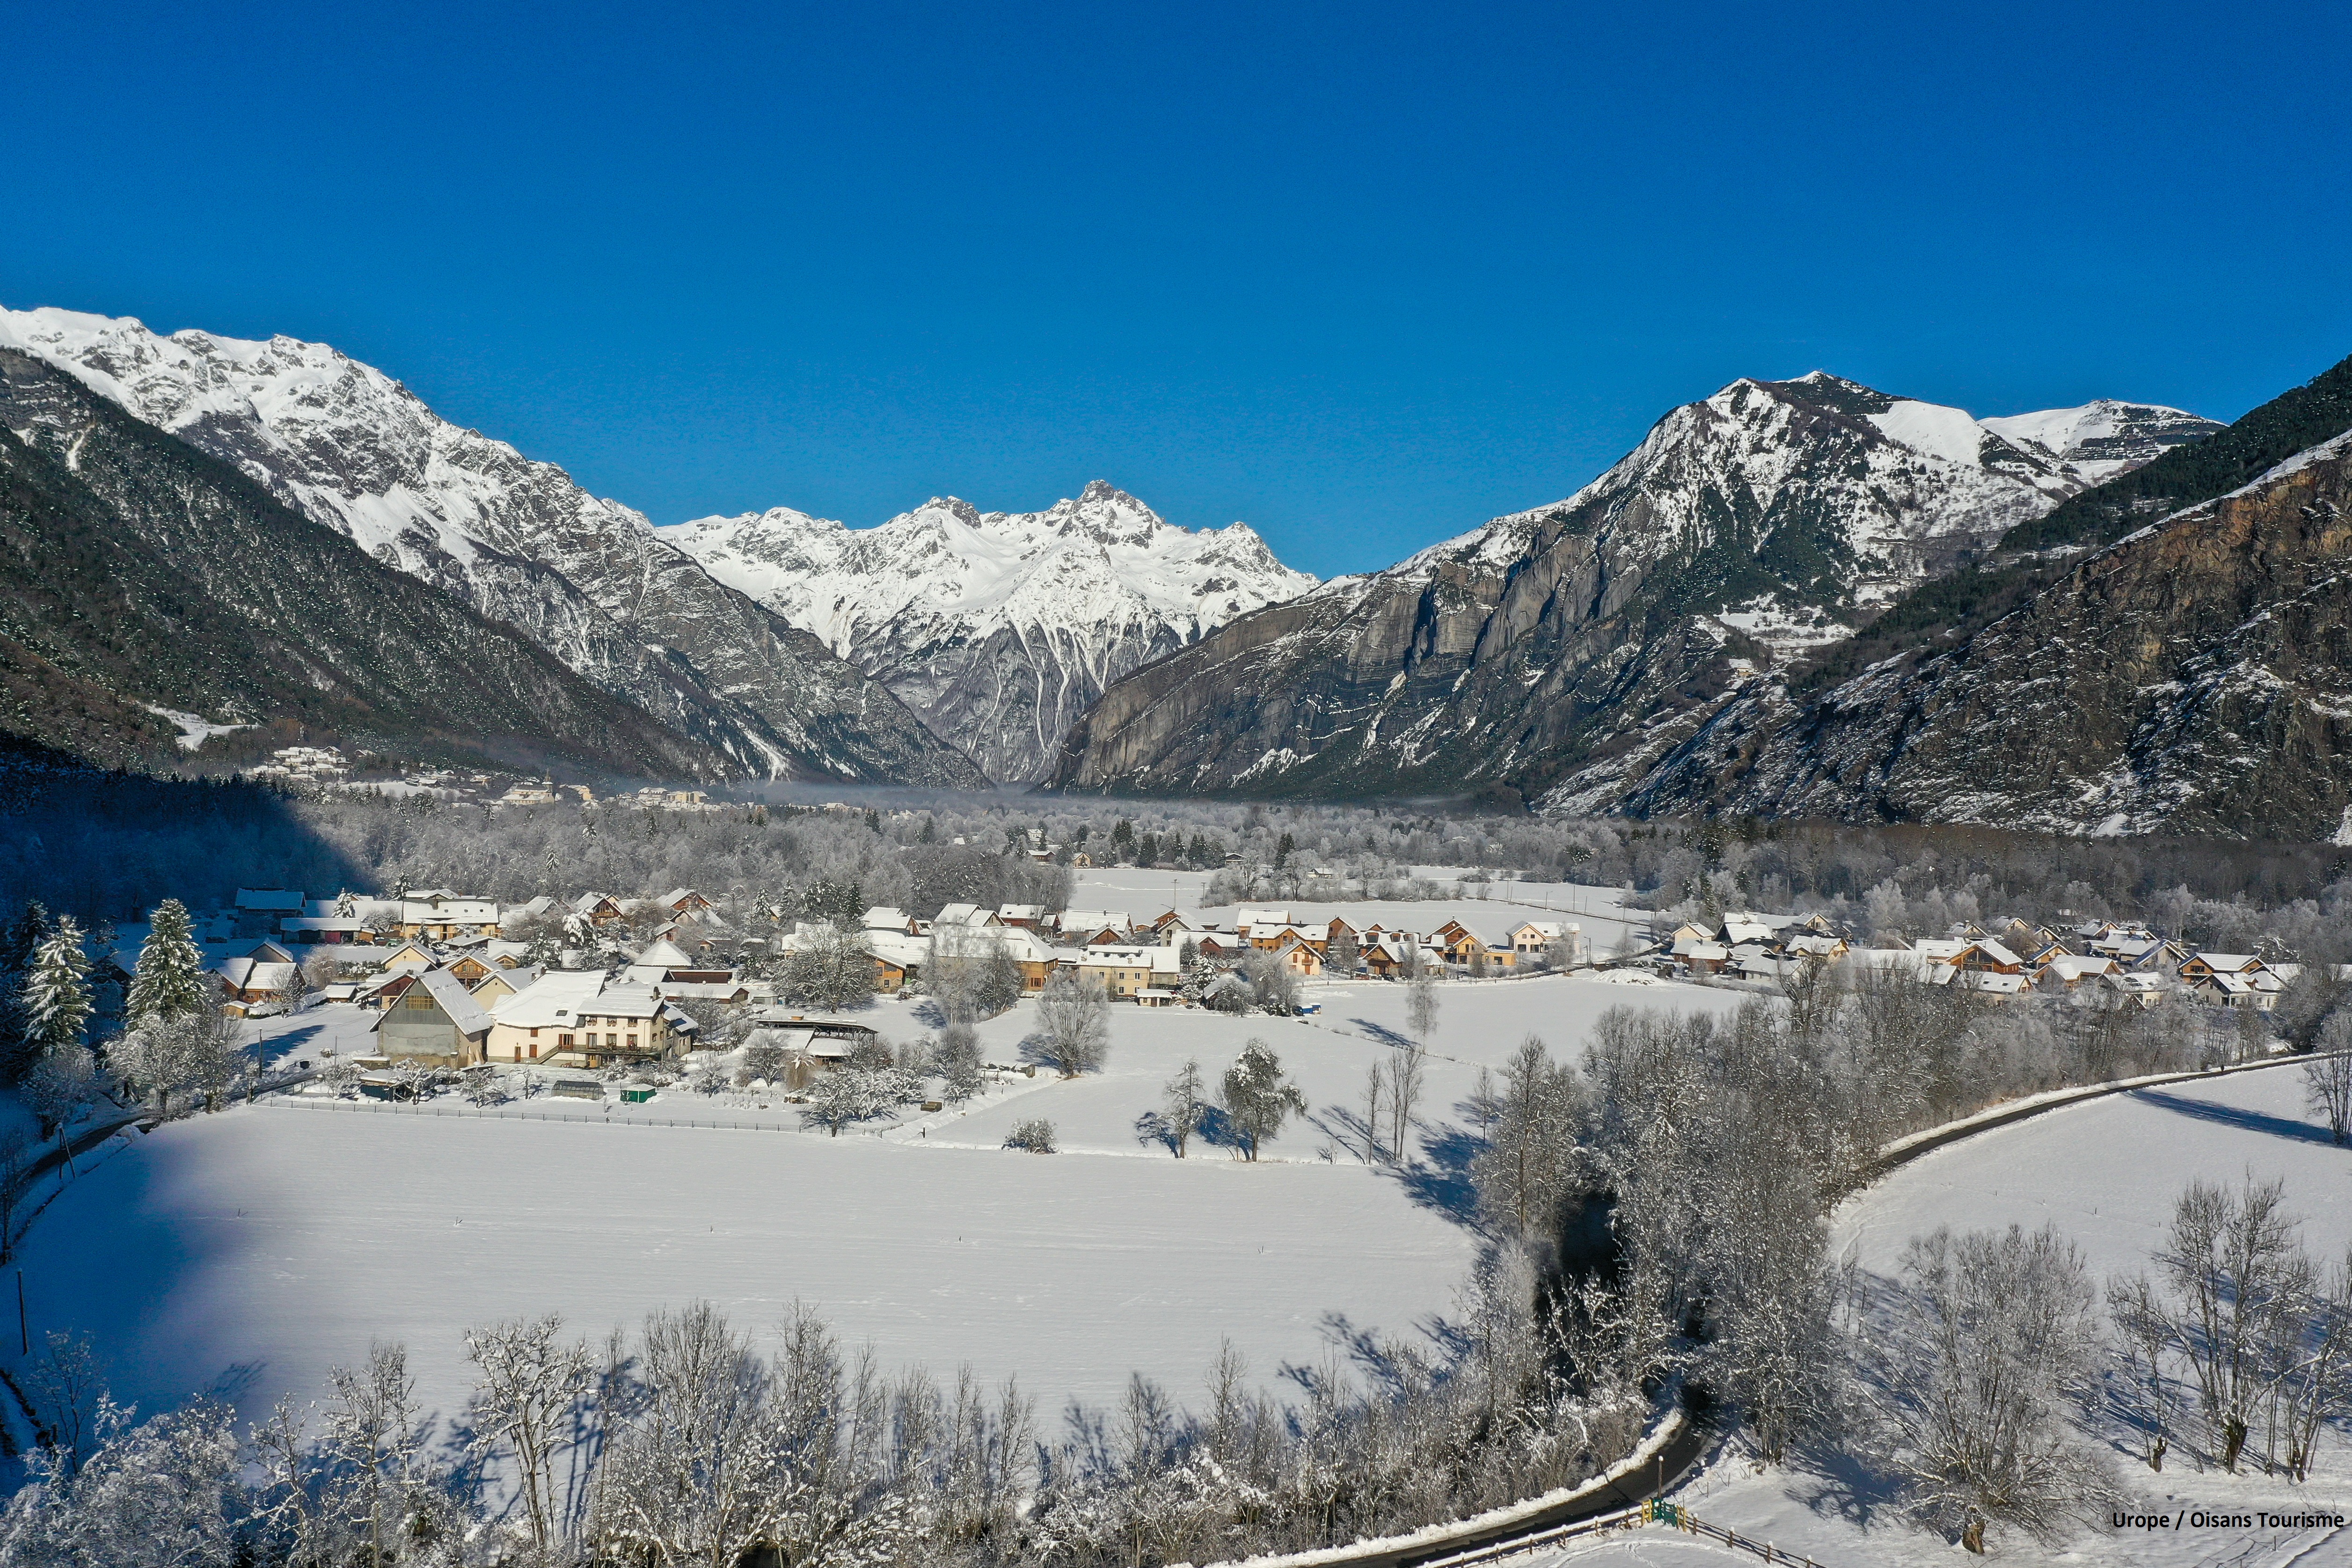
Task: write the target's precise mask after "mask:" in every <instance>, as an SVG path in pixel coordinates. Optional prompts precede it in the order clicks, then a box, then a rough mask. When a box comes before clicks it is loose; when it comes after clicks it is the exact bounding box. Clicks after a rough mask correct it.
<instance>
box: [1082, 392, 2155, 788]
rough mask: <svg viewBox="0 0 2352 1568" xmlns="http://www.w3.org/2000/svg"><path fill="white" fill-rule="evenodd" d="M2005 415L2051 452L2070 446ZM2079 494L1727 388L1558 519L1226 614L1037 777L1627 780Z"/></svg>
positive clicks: (2024, 456)
mask: <svg viewBox="0 0 2352 1568" xmlns="http://www.w3.org/2000/svg"><path fill="white" fill-rule="evenodd" d="M2063 413H2073V414H2077V415H2080V417H2078V418H2075V419H2074V421H2073V423H2072V424H2071V425H2070V424H2069V422H2068V420H2067V419H2066V418H2064V417H2062V414H2063ZM2029 417H2032V418H2034V419H2038V420H2039V421H2040V422H2041V423H2039V424H2038V425H2037V426H2036V428H2039V429H2041V430H2042V431H2043V432H2044V433H2045V434H2052V435H2053V437H2055V436H2056V434H2057V433H2058V432H2060V431H2063V430H2066V429H2070V428H2071V429H2076V430H2080V431H2082V432H2084V434H2085V437H2086V438H2088V435H2089V433H2090V431H2091V429H2092V427H2093V426H2094V425H2095V423H2096V421H2095V417H2094V416H2093V415H2092V414H2090V413H2087V412H2086V411H2059V412H2053V413H2050V414H2045V415H2038V416H2029ZM2186 438H2188V437H2186V436H2184V439H2186ZM2147 440H2148V441H2149V443H2151V444H2152V443H2153V442H2154V440H2155V438H2154V437H2153V436H2149V437H2148V438H2147ZM2062 444H2063V439H2062ZM2095 460H2097V461H2104V460H2105V459H2104V458H2098V459H2095ZM2088 484H2089V480H2088V478H2087V477H2086V476H2085V474H2084V472H2083V471H2082V469H2081V468H2079V467H2078V466H2076V465H2075V464H2074V462H2073V461H2072V460H2070V459H2069V458H2067V457H2065V456H2063V455H2060V454H2059V453H2058V452H2057V451H2054V450H2051V449H2047V448H2044V447H2043V446H2042V445H2041V444H2039V442H2038V441H2036V442H2032V443H2026V444H2021V443H2020V442H2018V441H2012V440H2011V439H2010V438H2009V437H2008V436H2006V435H2004V434H2001V433H2000V432H1999V431H1997V430H1994V429H1990V428H1988V427H1987V425H1986V424H1984V423H1982V422H1979V421H1978V420H1976V419H1974V418H1973V417H1971V416H1970V415H1969V414H1968V413H1966V412H1964V411H1962V410H1960V409H1956V408H1948V407H1944V406H1941V405H1938V404H1935V403H1927V402H1918V401H1916V400H1913V399H1906V398H1897V397H1892V396H1889V395H1888V394H1886V393H1885V392H1877V391H1874V389H1872V388H1869V387H1865V386H1863V385H1860V384H1859V383H1857V382H1850V381H1846V380H1843V378H1840V377H1837V376H1832V375H1830V374H1828V373H1826V372H1823V371H1815V372H1814V373H1812V374H1811V375H1808V376H1804V377H1801V378H1800V379H1798V380H1796V381H1790V382H1759V381H1750V380H1741V381H1737V382H1732V383H1731V384H1730V385H1729V386H1727V387H1725V388H1724V389H1723V390H1722V391H1720V392H1717V393H1716V394H1715V395H1714V396H1712V397H1709V398H1706V399H1704V400H1702V401H1700V402H1693V403H1686V404H1684V405H1683V406H1682V407H1680V408H1676V409H1675V410H1673V411H1671V412H1670V413H1667V414H1666V415H1665V417H1664V418H1663V419H1661V420H1660V421H1659V422H1658V423H1657V424H1656V425H1654V426H1653V427H1652V429H1651V431H1650V433H1649V434H1648V436H1647V437H1646V438H1644V439H1643V442H1642V444H1641V445H1640V446H1638V447H1636V448H1635V449H1634V450H1633V452H1631V453H1629V454H1628V455H1626V456H1625V457H1624V458H1622V460H1620V461H1619V462H1618V463H1617V464H1616V465H1614V466H1613V467H1612V468H1611V469H1610V470H1609V471H1608V472H1607V473H1605V474H1603V475H1601V476H1600V477H1599V478H1597V479H1595V480H1593V481H1592V483H1591V484H1590V485H1587V486H1585V487H1584V488H1583V489H1581V490H1580V491H1578V492H1577V493H1576V494H1575V495H1573V496H1571V497H1569V498H1568V499H1566V500H1564V501H1559V502H1557V503H1555V504H1553V505H1551V506H1549V507H1538V508H1536V509H1534V510H1532V511H1527V512H1519V513H1515V514H1513V515H1511V516H1508V517H1497V518H1496V519H1495V520H1493V521H1492V522H1489V523H1486V524H1485V525H1484V526H1482V527H1480V528H1475V529H1473V530H1471V531H1470V532H1468V533H1466V534H1463V535H1460V536H1458V537H1456V538H1451V539H1448V540H1446V541H1444V543H1441V544H1438V545H1434V546H1433V547H1431V548H1430V549H1426V550H1423V551H1422V552H1421V553H1420V554H1418V555H1415V556H1413V557H1412V558H1411V559H1407V560H1405V561H1402V562H1400V563H1399V564H1398V565H1396V566H1394V567H1391V568H1390V569H1389V570H1386V571H1383V572H1380V573H1376V574H1373V575H1371V576H1369V577H1360V578H1345V579H1339V580H1334V581H1332V582H1328V583H1326V584H1324V585H1323V586H1322V587H1321V588H1319V589H1318V590H1316V591H1313V592H1311V593H1308V594H1307V595H1305V596H1304V597H1302V598H1300V599H1298V600H1296V601H1292V602H1290V603H1287V604H1283V605H1279V606H1276V607H1273V608H1270V609H1266V610H1263V611H1259V612H1255V614H1251V615H1247V616H1244V617H1243V618H1242V619H1241V620H1239V621H1237V622H1234V623H1233V624H1232V625H1229V626H1227V627H1224V628H1223V629H1222V630H1220V631H1218V632H1214V633H1213V634H1211V635H1210V636H1208V637H1206V638H1204V639H1202V642H1201V643H1199V644H1197V645H1196V646H1194V647H1192V648H1189V649H1187V650H1185V651H1184V652H1183V653H1181V654H1179V655H1177V656H1176V657H1174V658H1171V659H1168V660H1165V661H1163V662H1161V663H1160V664H1155V665H1152V666H1151V667H1150V668H1148V669H1145V670H1143V671H1140V672H1139V673H1138V674H1136V675H1134V676H1132V677H1130V678H1129V679H1128V680H1126V681H1122V682H1119V683H1116V684H1114V685H1112V686H1111V687H1110V688H1109V689H1108V691H1107V692H1106V693H1105V694H1104V695H1103V697H1102V699H1101V701H1100V702H1098V703H1097V705H1096V706H1095V707H1094V709H1093V710H1092V711H1091V712H1090V713H1089V714H1088V715H1087V719H1086V722H1085V723H1084V724H1082V725H1080V726H1078V727H1076V728H1075V729H1074V730H1073V731H1072V733H1071V735H1070V737H1069V740H1068V742H1067V743H1066V747H1065V748H1064V753H1063V756H1062V757H1061V758H1060V759H1059V760H1058V761H1057V763H1056V765H1055V771H1054V773H1053V775H1052V777H1053V779H1055V781H1056V782H1058V783H1061V784H1064V785H1070V786H1076V787H1082V788H1090V789H1163V790H1164V789H1206V790H1223V789H1245V790H1253V791H1260V792H1265V793H1268V794H1292V793H1299V792H1308V791H1313V792H1328V793H1357V792H1371V791H1386V790H1396V789H1402V790H1407V791H1420V790H1436V791H1451V790H1454V789H1461V788H1463V787H1465V786H1475V785H1479V784H1482V783H1489V782H1491V783H1496V784H1503V783H1508V784H1509V785H1510V787H1512V788H1514V789H1525V788H1527V787H1528V786H1531V785H1539V784H1541V783H1543V782H1545V781H1547V780H1549V779H1552V778H1556V777H1558V776H1559V773H1560V772H1561V771H1564V770H1566V769H1568V768H1573V767H1576V766H1580V765H1582V764H1584V763H1586V762H1587V761H1589V760H1591V759H1593V758H1596V757H1598V758H1622V759H1624V761H1625V762H1626V764H1627V765H1629V766H1630V765H1633V764H1634V763H1636V762H1637V761H1638V760H1639V758H1641V757H1643V756H1645V755H1651V754H1654V751H1655V750H1656V748H1657V747H1661V746H1664V745H1665V744H1667V743H1668V741H1669V739H1670V737H1673V736H1675V734H1676V733H1677V728H1676V719H1675V716H1676V715H1677V714H1680V713H1683V712H1685V711H1686V710H1690V709H1693V708H1694V707H1695V706H1698V705H1701V704H1703V703H1704V702H1706V701H1707V700H1710V699H1711V698H1712V697H1713V696H1715V695H1719V694H1720V693H1722V692H1723V691H1725V690H1726V689H1727V688H1729V687H1730V686H1732V685H1736V684H1737V683H1738V682H1739V681H1741V680H1744V679H1745V678H1747V673H1748V672H1749V671H1752V670H1754V669H1755V668H1757V667H1758V666H1759V665H1760V664H1769V663H1771V662H1774V661H1775V660H1776V659H1777V658H1778V657H1779V656H1780V655H1782V654H1784V653H1788V652H1790V651H1791V650H1792V649H1793V648H1794V647H1797V646H1801V645H1803V644H1807V643H1824V642H1830V641H1835V640H1837V639H1839V638H1842V637H1843V636H1845V635H1847V634H1848V633H1849V632H1850V630H1851V628H1852V626H1853V624H1854V623H1855V622H1857V621H1858V620H1859V619H1860V618H1861V616H1862V615H1864V613H1866V612H1869V611H1870V610H1872V609H1873V608H1874V607H1875V606H1877V605H1879V604H1881V603H1883V602H1885V601H1887V600H1889V599H1891V598H1893V597H1895V595H1896V594H1898V593H1900V592H1902V591H1904V590H1906V588H1909V587H1911V586H1913V585H1916V584H1917V583H1919V582H1921V581H1922V580H1926V579H1927V578H1930V577H1934V576H1937V575H1940V574H1942V573H1944V572H1946V571H1948V570H1951V569H1952V568H1953V567H1954V566H1956V565H1957V564H1958V563H1959V562H1960V561H1961V560H1963V559H1968V558H1969V557H1971V556H1973V555H1976V554H1979V553H1981V552H1984V551H1986V550H1988V549H1990V548H1991V547H1992V546H1993V545H1994V544H1995V543H1996V542H1997V541H1998V540H1999V539H2000V538H2001V536H2002V535H2004V534H2006V533H2007V532H2008V531H2009V530H2010V529H2011V528H2014V527H2015V526H2017V525H2018V524H2021V523H2026V522H2031V521H2032V520H2034V519H2036V518H2039V517H2042V516H2044V515H2046V514H2048V513H2049V512H2050V511H2051V510H2052V509H2053V508H2054V507H2057V506H2058V505H2059V503H2060V502H2062V501H2063V500H2064V499H2065V498H2067V497H2071V496H2073V495H2075V494H2077V493H2078V492H2080V491H2082V490H2084V488H2086V487H2087V486H2088Z"/></svg>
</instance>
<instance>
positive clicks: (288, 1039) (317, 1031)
mask: <svg viewBox="0 0 2352 1568" xmlns="http://www.w3.org/2000/svg"><path fill="white" fill-rule="evenodd" d="M326 1032H327V1026H326V1025H325V1024H323V1023H313V1024H305V1025H303V1026H302V1027H301V1028H300V1029H290V1030H287V1031H286V1032H285V1033H284V1034H274V1035H271V1036H270V1037H269V1038H268V1040H263V1041H262V1042H261V1051H262V1055H263V1056H264V1057H266V1058H267V1059H268V1062H269V1065H271V1066H273V1067H275V1066H278V1065H279V1064H280V1063H282V1062H285V1061H291V1060H294V1059H297V1058H299V1057H302V1056H306V1055H307V1056H310V1057H312V1058H313V1059H315V1058H316V1056H317V1054H318V1053H317V1052H316V1051H311V1050H310V1042H311V1041H312V1040H317V1039H319V1038H320V1036H322V1035H324V1034H325V1033H326Z"/></svg>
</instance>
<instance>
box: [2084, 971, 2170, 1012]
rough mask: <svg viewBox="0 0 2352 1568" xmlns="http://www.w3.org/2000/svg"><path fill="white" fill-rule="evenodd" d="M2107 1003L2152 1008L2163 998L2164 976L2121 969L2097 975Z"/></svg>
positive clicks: (2114, 1005)
mask: <svg viewBox="0 0 2352 1568" xmlns="http://www.w3.org/2000/svg"><path fill="white" fill-rule="evenodd" d="M2099 986H2100V988H2101V991H2102V993H2103V995H2104V996H2105V998H2106V1000H2107V1002H2108V1005H2110V1006H2113V1007H2124V1006H2131V1007H2140V1008H2152V1007H2154V1006H2156V1004H2157V1003H2158V1002H2160V1001H2162V1000H2163V999H2164V993H2165V985H2164V977H2163V976H2161V975H2152V974H2148V973H2147V972H2145V971H2138V972H2132V971H2122V970H2119V971H2118V972H2116V973H2115V974H2112V975H2102V976H2100V977H2099Z"/></svg>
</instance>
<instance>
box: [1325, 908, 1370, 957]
mask: <svg viewBox="0 0 2352 1568" xmlns="http://www.w3.org/2000/svg"><path fill="white" fill-rule="evenodd" d="M1342 936H1345V937H1346V938H1347V939H1348V940H1349V941H1350V942H1353V943H1354V944H1355V945H1356V946H1357V948H1358V949H1359V950H1361V949H1362V947H1363V946H1364V934H1363V933H1362V932H1361V931H1359V930H1357V929H1356V927H1355V926H1354V925H1352V924H1350V923H1349V921H1348V919H1347V918H1346V917H1345V916H1344V915H1333V916H1332V917H1331V924H1329V925H1326V926H1325V927H1324V928H1323V950H1324V951H1325V952H1326V953H1328V952H1329V951H1330V950H1331V944H1332V943H1334V942H1337V941H1338V940H1339V938H1340V937H1342Z"/></svg>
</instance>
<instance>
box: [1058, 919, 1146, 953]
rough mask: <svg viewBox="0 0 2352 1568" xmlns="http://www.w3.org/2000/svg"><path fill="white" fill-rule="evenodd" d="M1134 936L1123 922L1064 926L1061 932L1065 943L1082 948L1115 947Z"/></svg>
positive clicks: (1114, 921)
mask: <svg viewBox="0 0 2352 1568" xmlns="http://www.w3.org/2000/svg"><path fill="white" fill-rule="evenodd" d="M1134 935H1135V934H1134V933H1133V932H1132V931H1129V929H1128V925H1127V922H1126V921H1124V920H1112V921H1106V922H1104V923H1103V924H1102V925H1078V926H1070V925H1065V926H1063V927H1062V931H1061V936H1062V940H1063V941H1064V942H1065V943H1067V944H1070V945H1073V946H1082V947H1108V946H1118V944H1120V943H1122V942H1125V941H1127V940H1129V938H1130V937H1132V936H1134Z"/></svg>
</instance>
